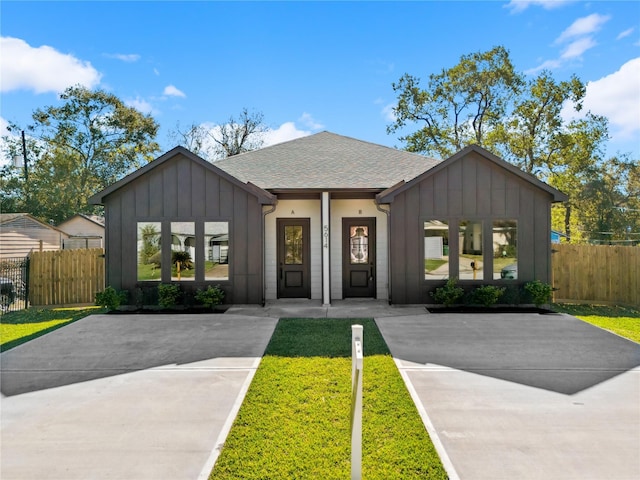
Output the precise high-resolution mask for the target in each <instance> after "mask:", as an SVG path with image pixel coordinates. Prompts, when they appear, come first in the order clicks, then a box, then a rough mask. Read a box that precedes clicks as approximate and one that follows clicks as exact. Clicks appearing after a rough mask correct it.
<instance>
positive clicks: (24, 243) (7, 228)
mask: <svg viewBox="0 0 640 480" xmlns="http://www.w3.org/2000/svg"><path fill="white" fill-rule="evenodd" d="M68 237H69V235H68V234H67V233H65V232H63V231H62V230H60V229H59V228H56V227H54V226H53V225H48V224H46V223H44V222H41V221H40V220H38V219H37V218H35V217H33V216H31V215H29V214H28V213H2V214H0V258H21V257H26V256H27V255H29V253H31V252H32V251H45V250H60V249H61V248H62V244H63V242H64V241H65V240H66V239H67V238H68Z"/></svg>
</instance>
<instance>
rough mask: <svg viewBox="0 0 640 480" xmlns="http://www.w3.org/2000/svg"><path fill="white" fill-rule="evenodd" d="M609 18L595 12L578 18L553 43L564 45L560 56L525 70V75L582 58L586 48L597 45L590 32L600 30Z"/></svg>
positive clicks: (558, 66)
mask: <svg viewBox="0 0 640 480" xmlns="http://www.w3.org/2000/svg"><path fill="white" fill-rule="evenodd" d="M610 19H611V16H610V15H599V14H597V13H593V14H591V15H588V16H586V17H582V18H578V19H577V20H575V21H574V22H573V23H572V24H571V25H569V27H568V28H566V29H565V30H564V31H563V32H562V33H561V34H560V36H559V37H558V38H556V40H555V41H554V44H555V45H562V44H564V45H565V46H564V48H563V51H562V53H561V54H560V57H558V58H556V59H552V60H545V61H544V62H542V63H541V64H540V65H538V66H536V67H533V68H530V69H528V70H525V73H526V74H527V75H532V74H535V73H537V72H539V71H541V70H545V69H546V70H552V69H554V68H560V67H561V66H563V65H564V64H565V62H568V61H570V60H573V59H580V58H582V55H583V54H584V53H585V52H586V51H587V50H590V49H592V48H593V47H595V46H596V45H598V43H597V42H596V41H595V40H594V38H593V36H592V34H594V33H595V32H597V31H598V30H600V29H601V28H602V25H604V24H605V23H606V22H608V21H609V20H610Z"/></svg>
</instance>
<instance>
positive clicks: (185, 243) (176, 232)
mask: <svg viewBox="0 0 640 480" xmlns="http://www.w3.org/2000/svg"><path fill="white" fill-rule="evenodd" d="M195 233H196V228H195V223H193V222H171V280H174V281H182V280H195V276H196V269H195V267H194V261H195V252H196V249H195V243H196V242H195Z"/></svg>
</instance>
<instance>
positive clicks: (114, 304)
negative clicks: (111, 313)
mask: <svg viewBox="0 0 640 480" xmlns="http://www.w3.org/2000/svg"><path fill="white" fill-rule="evenodd" d="M126 301H127V292H125V291H121V292H118V291H116V289H115V288H113V287H107V288H105V289H104V290H103V291H102V292H97V293H96V305H98V306H100V307H105V308H106V309H107V310H115V309H117V308H118V307H119V306H120V305H121V304H123V303H125V302H126Z"/></svg>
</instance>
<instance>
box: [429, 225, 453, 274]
mask: <svg viewBox="0 0 640 480" xmlns="http://www.w3.org/2000/svg"><path fill="white" fill-rule="evenodd" d="M424 278H425V280H442V279H447V278H449V223H448V222H446V221H441V220H430V221H428V222H424Z"/></svg>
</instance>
